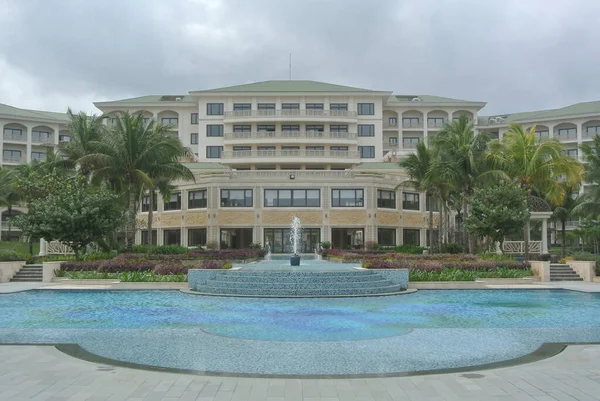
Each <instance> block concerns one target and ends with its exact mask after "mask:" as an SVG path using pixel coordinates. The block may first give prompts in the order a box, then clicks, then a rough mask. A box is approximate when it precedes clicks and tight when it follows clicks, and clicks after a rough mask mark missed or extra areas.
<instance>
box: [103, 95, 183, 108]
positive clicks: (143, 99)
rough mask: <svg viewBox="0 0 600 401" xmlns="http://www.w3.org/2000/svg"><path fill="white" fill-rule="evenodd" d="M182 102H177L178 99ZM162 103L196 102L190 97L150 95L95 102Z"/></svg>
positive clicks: (112, 103) (116, 103)
mask: <svg viewBox="0 0 600 401" xmlns="http://www.w3.org/2000/svg"><path fill="white" fill-rule="evenodd" d="M178 98H179V99H181V100H176V99H178ZM161 102H176V103H193V102H194V100H193V99H192V97H191V96H189V95H148V96H138V97H131V98H128V99H120V100H110V101H106V102H95V103H94V104H95V105H103V106H108V105H120V104H138V103H143V104H146V103H161Z"/></svg>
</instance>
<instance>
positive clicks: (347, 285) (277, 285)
mask: <svg viewBox="0 0 600 401" xmlns="http://www.w3.org/2000/svg"><path fill="white" fill-rule="evenodd" d="M206 285H207V286H209V287H212V288H219V289H220V292H222V293H227V290H229V289H240V290H241V289H256V283H254V282H239V281H221V280H212V281H209V282H208V283H206ZM390 285H392V283H391V281H389V280H385V279H383V278H380V280H378V281H343V282H342V281H329V282H318V283H316V282H314V281H308V280H307V281H296V282H272V281H265V282H263V283H261V286H263V287H264V288H269V289H277V290H302V289H311V288H314V289H334V288H335V289H351V288H379V287H388V286H390Z"/></svg>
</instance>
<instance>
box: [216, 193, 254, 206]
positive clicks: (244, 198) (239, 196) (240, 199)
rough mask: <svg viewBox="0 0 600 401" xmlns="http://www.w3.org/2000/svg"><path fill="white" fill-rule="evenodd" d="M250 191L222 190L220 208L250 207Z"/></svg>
mask: <svg viewBox="0 0 600 401" xmlns="http://www.w3.org/2000/svg"><path fill="white" fill-rule="evenodd" d="M252 203H253V202H252V190H251V189H222V190H221V207H252Z"/></svg>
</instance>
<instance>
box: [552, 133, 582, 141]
mask: <svg viewBox="0 0 600 401" xmlns="http://www.w3.org/2000/svg"><path fill="white" fill-rule="evenodd" d="M556 139H558V140H559V141H574V140H577V134H563V135H559V134H557V135H556Z"/></svg>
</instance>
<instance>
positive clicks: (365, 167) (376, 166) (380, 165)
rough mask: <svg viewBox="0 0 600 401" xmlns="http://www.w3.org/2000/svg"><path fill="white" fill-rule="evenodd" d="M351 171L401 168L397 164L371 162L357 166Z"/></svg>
mask: <svg viewBox="0 0 600 401" xmlns="http://www.w3.org/2000/svg"><path fill="white" fill-rule="evenodd" d="M352 170H401V168H400V167H399V166H398V163H384V162H371V163H361V164H358V165H356V166H354V167H353V168H352Z"/></svg>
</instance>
